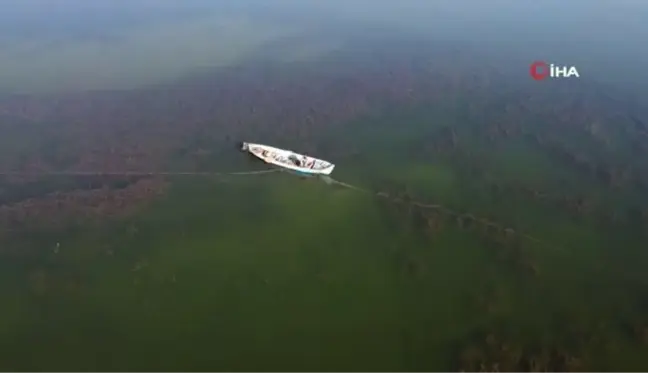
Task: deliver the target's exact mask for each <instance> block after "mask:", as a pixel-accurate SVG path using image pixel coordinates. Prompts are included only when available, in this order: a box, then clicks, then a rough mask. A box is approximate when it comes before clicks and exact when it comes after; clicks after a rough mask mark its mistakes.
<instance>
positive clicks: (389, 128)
mask: <svg viewBox="0 0 648 373" xmlns="http://www.w3.org/2000/svg"><path fill="white" fill-rule="evenodd" d="M363 46H364V49H362V50H360V51H358V50H345V51H338V52H336V53H335V54H332V55H329V56H328V57H327V58H324V59H321V60H320V61H319V62H317V61H315V62H314V61H309V62H307V63H306V62H304V63H302V64H296V65H290V66H289V67H285V66H279V65H272V66H270V67H268V65H265V66H264V67H263V68H260V67H258V66H254V65H250V66H243V67H240V68H236V69H231V70H227V71H224V72H221V73H219V74H215V75H214V76H210V77H204V78H200V79H196V80H189V81H186V82H182V83H178V84H177V85H168V86H162V87H153V88H148V89H146V90H137V91H130V92H96V93H89V94H87V95H85V96H75V95H62V96H59V97H47V98H32V97H22V96H21V97H16V98H10V99H7V100H4V101H2V102H0V109H2V110H0V116H1V117H0V120H1V122H0V130H1V131H3V135H2V136H0V142H2V143H3V144H4V143H6V144H5V145H7V146H3V147H2V148H0V152H1V156H0V165H2V171H5V172H6V171H21V170H23V171H29V172H31V173H32V174H33V172H37V171H52V170H70V171H75V170H77V171H78V170H88V169H92V170H105V171H113V172H114V171H119V170H124V171H128V170H137V169H139V170H228V171H229V170H240V169H251V168H253V167H263V166H258V164H257V166H253V164H249V163H246V162H248V161H247V159H246V158H245V157H241V156H240V154H239V153H238V152H236V151H235V150H234V148H233V146H232V145H233V144H234V143H235V142H236V141H238V140H240V139H241V138H244V139H248V138H249V140H250V141H255V140H258V139H263V140H264V141H261V142H263V143H273V144H274V143H276V144H277V145H278V146H286V147H289V148H294V149H295V150H297V151H303V152H308V153H309V154H313V155H316V154H317V155H318V156H322V157H323V158H326V159H331V160H332V161H333V162H334V163H336V164H337V168H336V171H335V173H334V174H333V175H332V176H333V177H334V178H335V180H334V181H332V182H329V183H323V182H320V180H318V179H317V178H298V177H294V176H291V175H288V174H284V173H273V174H267V175H255V176H245V177H239V176H219V177H213V178H210V177H202V178H190V177H182V176H176V177H171V176H166V177H161V176H158V177H144V178H137V179H135V178H132V177H122V178H119V177H117V178H115V177H111V178H106V177H104V178H99V177H96V178H85V177H80V178H78V179H66V180H59V179H55V178H54V179H53V178H47V179H44V178H38V177H37V178H33V177H32V178H29V179H25V178H16V177H8V176H7V177H4V178H3V179H2V180H1V181H0V202H1V203H2V206H0V223H1V224H2V226H1V227H0V228H2V229H0V234H1V235H2V236H1V238H0V239H1V241H0V256H1V259H2V260H0V292H1V294H2V296H3V305H5V306H4V307H3V308H2V310H0V346H2V349H0V368H3V369H6V370H12V369H16V370H18V369H20V370H40V369H48V370H57V369H67V370H125V369H128V370H155V369H160V370H189V369H191V370H199V369H203V370H214V369H216V370H230V369H231V370H298V369H301V370H448V369H449V370H466V371H509V370H522V371H545V370H564V371H579V370H588V369H591V370H609V369H620V370H624V369H634V370H639V369H646V367H648V360H646V357H645V354H644V351H645V347H646V343H648V337H647V336H648V317H647V316H646V315H648V313H647V312H646V311H647V306H646V294H647V293H646V292H647V291H648V281H647V280H648V277H646V275H645V271H644V268H645V265H646V264H648V254H647V252H646V251H645V242H646V234H647V233H646V232H648V204H647V203H646V200H645V198H641V197H642V195H645V193H646V191H648V168H647V167H648V163H646V159H648V158H646V157H645V156H646V152H647V151H648V146H647V145H646V144H648V142H647V140H646V139H647V138H646V136H645V134H646V127H645V125H644V124H643V123H644V122H642V120H643V119H641V118H643V117H642V112H641V111H640V109H639V106H630V104H627V105H626V104H625V101H624V103H619V102H617V101H616V100H613V99H610V98H609V97H606V95H603V94H599V93H598V92H599V91H597V90H596V88H597V87H594V86H587V85H582V86H569V87H565V86H560V85H555V86H554V88H555V89H554V90H552V91H551V93H548V92H547V91H546V90H543V89H537V88H535V87H527V86H525V85H524V84H522V83H517V82H516V80H515V79H512V78H510V77H507V76H505V75H501V74H498V73H497V72H496V71H493V70H492V69H490V68H486V67H483V66H473V65H470V64H469V63H468V62H466V61H470V60H476V59H474V58H472V59H471V58H466V56H463V55H462V54H461V53H460V52H457V51H456V50H455V49H453V48H445V47H443V46H437V47H436V49H435V48H432V49H433V51H430V48H428V49H425V48H421V44H418V43H409V44H408V43H399V45H398V46H395V45H391V44H390V45H379V44H378V45H377V44H369V43H367V44H363ZM444 48H445V49H444ZM395 50H398V51H399V53H395V52H394V51H395ZM466 71H470V74H468V73H466ZM628 102H629V101H628ZM19 122H20V123H21V125H17V123H19ZM47 123H60V126H59V127H58V131H45V130H44V131H41V132H39V131H37V130H38V129H39V128H47V126H46V124H47ZM35 133H38V136H36V135H35ZM5 134H6V135H5ZM10 138H11V139H13V141H9V140H7V139H10ZM62 141H63V142H66V146H56V144H57V143H60V142H62Z"/></svg>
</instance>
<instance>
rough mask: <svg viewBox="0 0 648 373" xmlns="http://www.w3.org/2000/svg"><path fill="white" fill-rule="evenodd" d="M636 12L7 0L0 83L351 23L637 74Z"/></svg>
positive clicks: (647, 34) (646, 32)
mask: <svg viewBox="0 0 648 373" xmlns="http://www.w3.org/2000/svg"><path fill="white" fill-rule="evenodd" d="M646 19H648V3H646V2H645V1H639V0H635V1H628V0H626V1H600V0H599V1H596V0H572V1H569V2H565V1H562V2H561V1H556V0H549V1H542V2H539V1H520V0H493V1H488V2H476V1H468V0H465V1H456V0H455V1H451V0H436V1H435V0H402V1H378V0H344V1H343V0H330V1H320V2H305V1H298V0H267V1H264V0H238V1H236V2H235V1H207V0H188V1H182V2H181V1H173V0H129V1H127V0H111V1H107V0H104V1H92V2H88V1H82V0H8V1H5V2H3V8H2V11H1V12H0V48H1V51H2V53H1V54H0V92H12V93H15V92H42V91H59V90H75V89H106V88H131V87H136V86H140V85H144V84H151V83H155V82H160V81H165V80H169V79H174V78H178V77H182V76H183V75H186V74H191V73H192V72H193V71H196V70H197V69H205V68H213V67H219V66H226V65H232V64H236V63H238V62H240V61H244V60H246V58H253V57H252V56H254V51H255V50H257V49H258V48H262V47H263V46H264V45H266V44H267V43H270V42H273V41H277V40H281V39H284V38H289V37H292V36H304V35H313V40H312V42H311V43H309V42H307V41H305V40H304V39H303V38H302V40H301V41H300V45H295V49H300V48H305V47H307V46H308V44H317V45H326V47H325V48H321V49H322V52H321V53H326V52H327V51H330V50H333V49H335V47H336V46H340V45H342V44H343V43H344V39H345V32H351V31H353V30H358V31H363V30H364V31H367V30H369V31H371V30H375V31H381V32H387V33H394V34H398V33H410V34H414V35H418V36H422V37H426V38H429V39H430V40H441V41H447V42H456V43H458V44H460V45H466V46H468V47H471V48H478V49H480V50H482V51H484V52H487V53H490V54H491V55H493V56H494V57H496V58H497V61H498V63H500V64H501V65H502V69H526V68H527V65H528V62H530V61H531V60H533V59H543V60H547V61H550V62H555V63H558V64H564V65H576V66H577V67H578V68H579V71H580V72H581V76H583V77H584V78H588V79H593V80H601V81H607V82H615V83H623V84H635V85H637V84H639V83H642V82H643V81H642V80H641V79H639V78H638V77H639V76H640V74H641V73H642V72H643V69H644V68H643V66H645V65H646V63H648V52H646V48H645V44H646V41H648V25H646V23H645V20H646ZM296 54H298V53H296ZM507 65H508V66H507Z"/></svg>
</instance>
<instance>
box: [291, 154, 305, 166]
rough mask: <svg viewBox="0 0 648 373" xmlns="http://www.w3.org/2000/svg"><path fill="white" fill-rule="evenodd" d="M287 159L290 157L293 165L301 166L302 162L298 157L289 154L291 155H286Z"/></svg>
mask: <svg viewBox="0 0 648 373" xmlns="http://www.w3.org/2000/svg"><path fill="white" fill-rule="evenodd" d="M288 159H290V161H291V162H292V163H293V164H294V165H295V166H297V167H301V166H302V162H301V161H300V160H299V158H297V156H296V155H294V154H291V155H290V156H289V157H288Z"/></svg>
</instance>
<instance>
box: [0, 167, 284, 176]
mask: <svg viewBox="0 0 648 373" xmlns="http://www.w3.org/2000/svg"><path fill="white" fill-rule="evenodd" d="M277 171H280V170H279V169H272V170H261V171H238V172H211V171H180V172H172V171H31V172H30V171H8V172H0V176H226V175H258V174H267V173H272V172H277Z"/></svg>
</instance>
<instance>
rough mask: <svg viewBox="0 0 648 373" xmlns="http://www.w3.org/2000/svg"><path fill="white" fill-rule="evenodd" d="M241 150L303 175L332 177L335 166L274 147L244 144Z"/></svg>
mask: <svg viewBox="0 0 648 373" xmlns="http://www.w3.org/2000/svg"><path fill="white" fill-rule="evenodd" d="M241 150H243V151H246V152H249V153H250V154H252V155H254V156H255V157H258V158H259V159H261V160H263V161H264V162H266V163H268V164H272V165H275V166H279V167H283V168H287V169H289V170H293V171H296V172H298V173H302V174H309V175H313V174H314V175H330V174H331V172H333V169H334V168H335V165H334V164H332V163H330V162H327V161H324V160H322V159H317V158H314V157H310V156H308V155H304V154H298V153H295V152H293V151H290V150H284V149H279V148H275V147H274V146H268V145H261V144H253V143H249V142H243V143H242V144H241Z"/></svg>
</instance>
